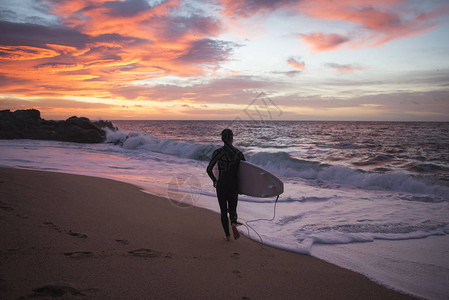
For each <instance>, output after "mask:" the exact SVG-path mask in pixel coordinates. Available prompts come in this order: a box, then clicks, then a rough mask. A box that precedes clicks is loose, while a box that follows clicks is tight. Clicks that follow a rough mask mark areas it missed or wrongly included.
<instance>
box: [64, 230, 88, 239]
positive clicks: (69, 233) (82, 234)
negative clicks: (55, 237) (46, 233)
mask: <svg viewBox="0 0 449 300" xmlns="http://www.w3.org/2000/svg"><path fill="white" fill-rule="evenodd" d="M67 234H68V235H71V236H76V237H79V238H81V239H85V238H87V235H85V234H84V233H78V232H73V231H71V230H70V231H69V232H67Z"/></svg>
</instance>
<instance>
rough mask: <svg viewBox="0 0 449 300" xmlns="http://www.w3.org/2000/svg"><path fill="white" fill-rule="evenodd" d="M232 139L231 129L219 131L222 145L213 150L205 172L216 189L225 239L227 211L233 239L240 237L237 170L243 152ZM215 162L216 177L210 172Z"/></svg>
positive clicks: (227, 233) (227, 228)
mask: <svg viewBox="0 0 449 300" xmlns="http://www.w3.org/2000/svg"><path fill="white" fill-rule="evenodd" d="M233 139H234V135H233V133H232V130H231V129H225V130H223V131H222V132H221V140H222V141H223V143H224V146H223V147H221V148H219V149H217V150H215V151H214V153H213V154H212V158H211V160H210V162H209V165H208V166H207V174H208V175H209V177H210V178H211V179H212V181H213V183H214V187H215V188H216V189H217V198H218V203H219V204H220V211H221V225H222V226H223V230H224V232H225V235H226V237H225V239H226V240H227V241H229V237H230V234H229V222H228V212H229V218H230V219H231V227H232V232H233V235H234V239H238V238H239V237H240V233H239V232H238V230H237V228H236V226H237V225H239V224H240V223H238V222H237V201H238V170H239V166H240V161H241V160H245V157H244V156H243V153H242V152H240V151H239V150H238V149H236V148H235V147H234V146H233V145H232V143H233ZM216 163H218V174H219V176H218V179H217V178H216V177H215V175H214V173H213V172H212V169H213V168H214V166H215V164H216Z"/></svg>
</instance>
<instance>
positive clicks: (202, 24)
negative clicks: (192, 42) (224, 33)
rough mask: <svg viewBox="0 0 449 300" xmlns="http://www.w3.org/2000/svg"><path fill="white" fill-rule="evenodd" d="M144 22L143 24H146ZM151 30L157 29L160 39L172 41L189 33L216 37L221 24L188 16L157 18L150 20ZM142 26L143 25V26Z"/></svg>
mask: <svg viewBox="0 0 449 300" xmlns="http://www.w3.org/2000/svg"><path fill="white" fill-rule="evenodd" d="M146 22H148V21H145V22H143V23H146ZM150 23H151V24H152V28H153V29H157V32H158V35H159V37H160V38H162V39H166V40H173V39H179V38H182V37H183V36H184V35H185V34H187V33H190V34H193V35H197V36H200V37H203V36H216V35H217V34H219V33H220V31H221V28H222V25H221V22H220V21H219V20H218V19H216V18H213V17H208V16H199V15H195V14H194V15H190V16H187V17H186V16H170V15H166V16H159V17H155V18H152V19H151V20H150ZM143 25H144V24H143Z"/></svg>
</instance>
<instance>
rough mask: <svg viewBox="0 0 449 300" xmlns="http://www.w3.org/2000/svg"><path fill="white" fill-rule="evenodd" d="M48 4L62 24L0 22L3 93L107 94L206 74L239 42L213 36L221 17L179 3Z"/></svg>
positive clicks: (88, 0) (139, 0)
mask: <svg viewBox="0 0 449 300" xmlns="http://www.w3.org/2000/svg"><path fill="white" fill-rule="evenodd" d="M49 2H51V4H52V5H51V6H50V7H51V8H52V10H53V11H52V12H53V13H54V14H56V15H57V16H58V17H59V18H60V21H61V23H62V24H63V25H64V26H61V25H47V26H44V25H37V24H30V23H12V22H7V21H1V20H0V26H1V28H2V32H0V61H1V64H0V74H6V76H7V77H8V79H9V80H8V82H10V84H9V85H7V86H6V85H4V86H3V87H2V92H4V93H16V94H21V95H25V96H44V95H45V96H57V95H61V96H62V95H67V94H70V95H74V96H88V97H106V98H110V97H114V94H113V93H112V92H111V91H112V90H114V89H118V88H123V87H126V86H133V85H135V84H139V82H141V81H145V80H149V79H152V78H158V77H162V76H168V75H176V76H185V77H188V76H197V75H201V74H204V73H205V72H208V71H209V68H211V67H212V68H216V67H217V66H218V65H219V64H220V63H221V62H224V61H226V60H227V59H228V56H229V55H230V53H231V52H232V49H233V48H234V47H236V46H237V45H236V44H234V43H230V42H226V41H220V40H217V39H214V37H215V36H217V35H218V34H219V33H220V32H221V30H222V28H221V23H220V20H218V19H216V18H214V17H209V16H203V15H201V14H199V13H195V12H189V13H186V12H185V11H184V10H182V11H181V9H182V8H181V7H180V3H181V1H177V0H176V1H175V0H170V1H165V2H162V3H160V4H155V5H150V4H149V3H148V1H146V0H125V1H106V0H102V1H100V0H95V1H91V0H80V1H68V0H57V1H56V0H54V1H53V0H49ZM3 29H5V30H3ZM14 81H15V82H20V83H21V84H20V88H18V86H19V85H16V84H11V83H12V82H14Z"/></svg>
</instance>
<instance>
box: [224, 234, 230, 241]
mask: <svg viewBox="0 0 449 300" xmlns="http://www.w3.org/2000/svg"><path fill="white" fill-rule="evenodd" d="M223 239H224V240H225V241H226V242H229V241H230V240H231V239H230V237H229V235H227V236H225V237H224V238H223Z"/></svg>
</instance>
